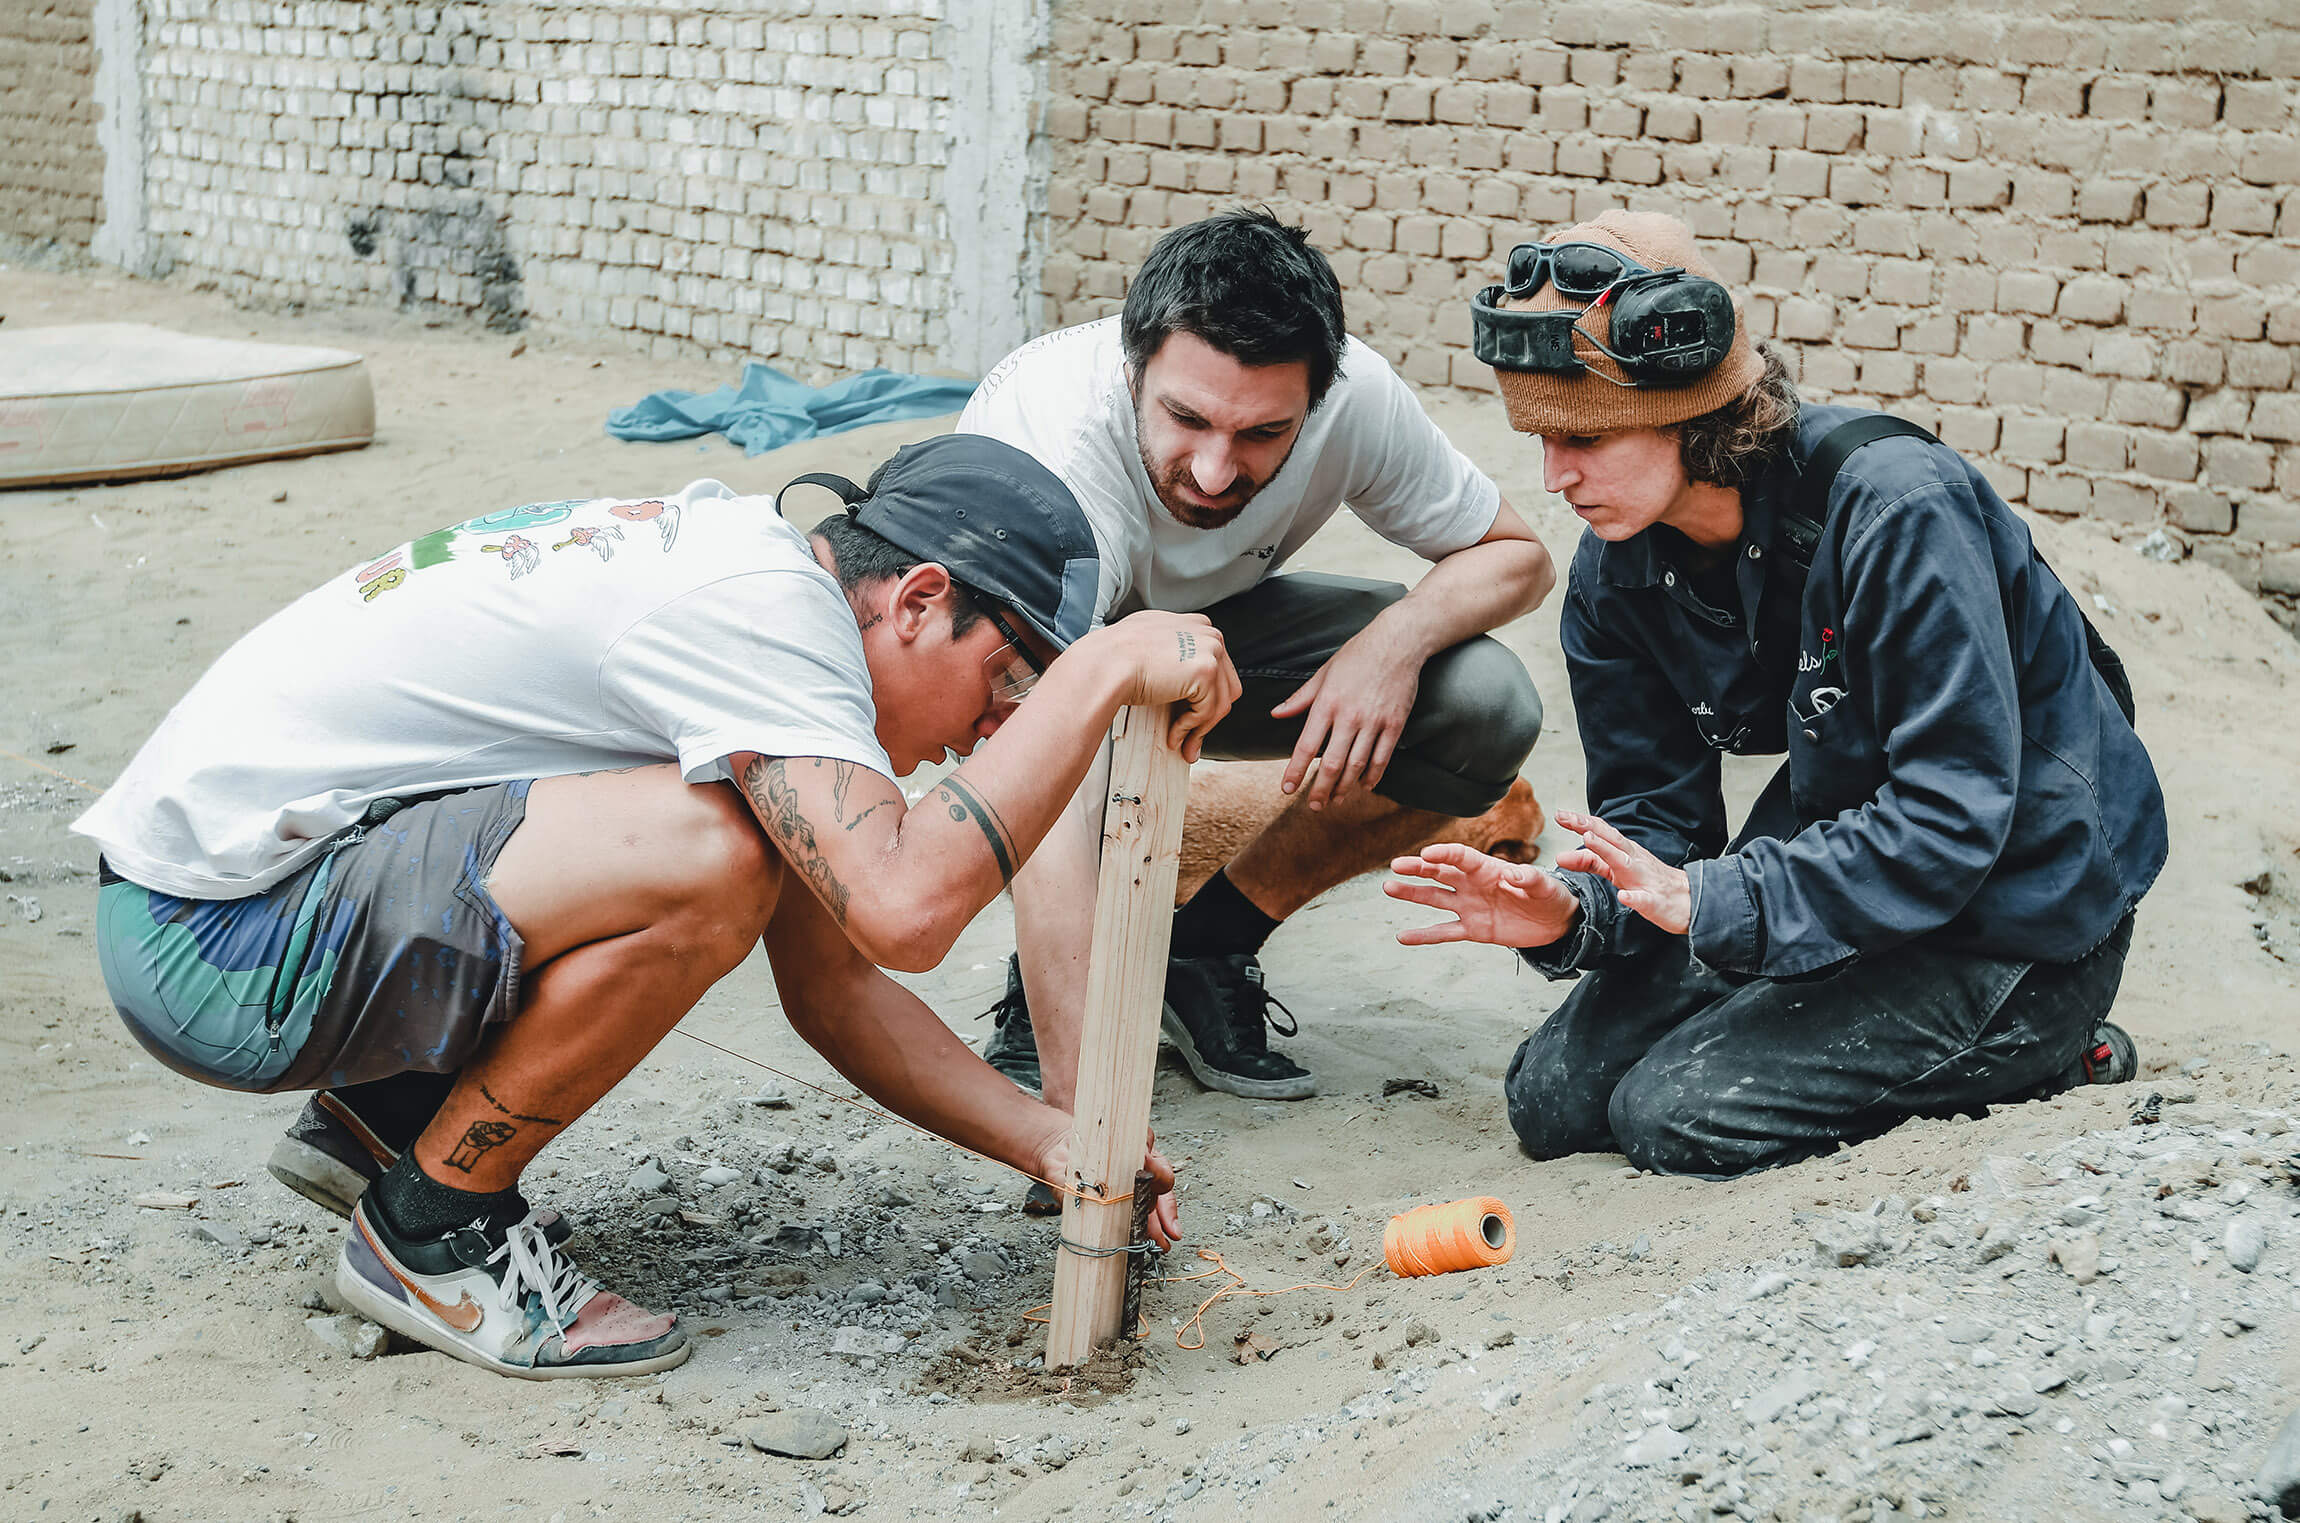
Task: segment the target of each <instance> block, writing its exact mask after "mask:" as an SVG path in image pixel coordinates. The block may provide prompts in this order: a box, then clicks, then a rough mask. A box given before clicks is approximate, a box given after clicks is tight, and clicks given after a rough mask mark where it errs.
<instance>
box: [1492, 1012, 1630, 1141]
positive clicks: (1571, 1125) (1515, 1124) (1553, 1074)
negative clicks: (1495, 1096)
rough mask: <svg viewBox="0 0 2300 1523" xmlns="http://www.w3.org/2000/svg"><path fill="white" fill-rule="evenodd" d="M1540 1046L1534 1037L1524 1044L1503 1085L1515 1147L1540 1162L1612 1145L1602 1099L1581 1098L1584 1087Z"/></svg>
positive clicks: (1536, 1037) (1512, 1060) (1595, 1097)
mask: <svg viewBox="0 0 2300 1523" xmlns="http://www.w3.org/2000/svg"><path fill="white" fill-rule="evenodd" d="M1538 1042H1539V1034H1538V1033H1537V1034H1536V1035H1534V1036H1530V1037H1527V1038H1526V1039H1525V1042H1524V1043H1523V1045H1521V1046H1520V1047H1519V1048H1518V1049H1517V1056H1515V1057H1514V1058H1512V1059H1510V1063H1509V1075H1508V1077H1507V1078H1505V1079H1503V1080H1502V1096H1503V1098H1504V1099H1505V1100H1506V1101H1507V1102H1508V1105H1509V1124H1510V1129H1511V1130H1512V1131H1514V1132H1516V1133H1517V1141H1518V1146H1519V1147H1521V1148H1523V1149H1524V1150H1525V1152H1526V1154H1527V1155H1528V1156H1529V1157H1533V1158H1538V1159H1542V1160H1544V1161H1546V1160H1548V1159H1552V1158H1563V1157H1566V1156H1567V1155H1568V1154H1572V1153H1591V1152H1597V1151H1600V1150H1602V1149H1605V1148H1608V1147H1610V1146H1612V1142H1611V1139H1610V1137H1609V1135H1608V1133H1607V1131H1606V1125H1605V1103H1604V1101H1603V1099H1602V1098H1601V1097H1598V1096H1594V1095H1591V1094H1588V1093H1585V1092H1584V1091H1585V1088H1586V1086H1584V1085H1582V1084H1580V1083H1577V1082H1576V1081H1575V1076H1574V1075H1572V1074H1571V1073H1568V1072H1566V1071H1565V1068H1564V1065H1562V1064H1560V1063H1558V1062H1557V1061H1555V1058H1554V1057H1553V1056H1550V1055H1545V1054H1544V1053H1543V1052H1542V1051H1541V1050H1540V1049H1539V1047H1538V1046H1537V1044H1538Z"/></svg>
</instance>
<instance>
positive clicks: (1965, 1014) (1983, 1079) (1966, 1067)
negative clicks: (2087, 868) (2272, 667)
mask: <svg viewBox="0 0 2300 1523" xmlns="http://www.w3.org/2000/svg"><path fill="white" fill-rule="evenodd" d="M2131 944H2132V917H2131V916H2129V915H2128V916H2126V917H2125V918H2124V920H2123V921H2122V922H2120V923H2119V924H2118V925H2117V927H2116V929H2115V930H2114V931H2112V932H2110V933H2109V935H2108V937H2107V939H2106V940H2105V941H2103V942H2102V943H2101V944H2100V945H2099V946H2098V947H2096V948H2094V949H2093V950H2092V951H2091V952H2089V953H2087V954H2086V955H2085V956H2083V957H2080V958H2078V959H2077V960H2076V961H2075V962H2070V963H2025V962H2008V961H2005V960H2003V959H2001V958H1993V957H1977V956H1974V955H1972V954H1970V953H1966V952H1958V951H1954V950H1951V949H1948V948H1945V947H1941V946H1939V945H1937V944H1935V941H1934V940H1933V939H1932V938H1924V937H1920V938H1918V939H1917V940H1915V941H1912V942H1908V943H1906V944H1904V945H1902V946H1900V947H1896V948H1894V949H1893V950H1891V951H1888V952H1882V953H1879V954H1876V955H1874V956H1870V957H1863V958H1860V959H1857V960H1856V961H1854V962H1852V963H1850V964H1847V965H1845V966H1843V967H1841V968H1839V969H1838V970H1836V971H1835V972H1832V973H1829V974H1827V975H1825V976H1823V977H1819V978H1814V979H1803V980H1797V981H1794V982H1784V981H1780V980H1775V979H1768V978H1752V977H1747V976H1745V975H1740V974H1731V973H1721V972H1718V971H1716V970H1714V969H1710V968H1706V967H1703V966H1702V965H1700V964H1699V963H1696V962H1695V961H1694V960H1693V956H1692V952H1691V950H1690V947H1689V945H1688V943H1687V942H1686V941H1685V939H1684V938H1682V937H1677V938H1672V939H1671V941H1670V942H1669V943H1667V946H1666V949H1665V950H1661V951H1656V952H1654V953H1651V954H1649V955H1645V956H1641V957H1637V958H1634V959H1622V960H1620V961H1616V962H1611V963H1608V964H1606V965H1605V966H1603V967H1601V968H1598V969H1595V970H1593V971H1591V972H1588V973H1585V974H1583V975H1582V977H1581V981H1580V983H1579V984H1578V985H1577V986H1576V987H1575V989H1574V990H1573V992H1572V993H1571V994H1569V995H1568V996H1566V999H1565V1003H1564V1004H1562V1005H1560V1006H1559V1007H1558V1008H1557V1012H1556V1013H1555V1014H1553V1015H1552V1016H1550V1018H1549V1019H1548V1020H1547V1021H1544V1022H1543V1023H1542V1024H1541V1026H1540V1027H1539V1028H1537V1029H1536V1030H1535V1031H1534V1033H1533V1035H1531V1036H1529V1037H1527V1038H1526V1039H1525V1042H1524V1045H1522V1046H1520V1047H1519V1048H1518V1050H1517V1056H1516V1057H1514V1058H1513V1059H1511V1061H1510V1065H1509V1077H1508V1078H1507V1079H1506V1080H1504V1081H1503V1092H1504V1094H1505V1095H1506V1097H1507V1099H1508V1102H1509V1119H1510V1124H1511V1125H1512V1126H1514V1127H1515V1128H1516V1129H1517V1135H1518V1140H1519V1141H1520V1142H1521V1143H1522V1144H1523V1145H1524V1147H1525V1150H1526V1151H1527V1152H1528V1153H1530V1154H1532V1155H1533V1156H1534V1157H1536V1158H1561V1157H1564V1156H1565V1155H1566V1154H1568V1153H1589V1152H1619V1153H1621V1154H1623V1155H1625V1156H1626V1157H1627V1158H1628V1159H1629V1161H1630V1162H1631V1163H1633V1164H1635V1165H1637V1166H1638V1167H1639V1168H1644V1169H1654V1170H1658V1171H1661V1172H1664V1173H1670V1174H1696V1175H1701V1176H1704V1177H1707V1178H1712V1179H1725V1178H1730V1177H1732V1176H1734V1175H1737V1174H1746V1173H1749V1172H1750V1171H1752V1170H1755V1169H1766V1168H1773V1167H1777V1166H1778V1165H1781V1164H1785V1163H1794V1162H1796V1161H1797V1160H1799V1159H1801V1158H1810V1157H1813V1156H1815V1155H1816V1154H1821V1153H1826V1152H1829V1151H1830V1150H1831V1149H1833V1148H1835V1147H1836V1145H1837V1144H1838V1143H1839V1142H1840V1141H1846V1142H1858V1141H1860V1140H1862V1139H1864V1138H1868V1137H1874V1136H1877V1135H1879V1134H1881V1133H1883V1132H1886V1131H1890V1130H1891V1129H1892V1128H1893V1127H1895V1126H1898V1125H1899V1124H1900V1123H1901V1122H1903V1121H1906V1120H1908V1119H1909V1118H1910V1117H1912V1116H1952V1115H1956V1114H1959V1113H1963V1114H1967V1115H1977V1114H1980V1113H1981V1112H1982V1111H1983V1110H1984V1109H1985V1108H1986V1107H1987V1106H1989V1105H1991V1104H1997V1103H2008V1102H2011V1101H2016V1100H2026V1099H2031V1098H2035V1097H2038V1096H2043V1095H2050V1094H2055V1093H2058V1092H2059V1091H2060V1090H2062V1089H2064V1088H2066V1087H2068V1086H2069V1085H2070V1084H2071V1083H2073V1082H2075V1079H2076V1076H2077V1075H2078V1074H2079V1073H2080V1072H2081V1071H2082V1054H2083V1052H2084V1050H2085V1048H2086V1047H2087V1045H2088V1044H2089V1043H2090V1042H2091V1041H2092V1036H2093V1032H2094V1031H2095V1029H2096V1028H2097V1027H2098V1026H2099V1024H2100V1022H2101V1021H2103V1020H2105V1019H2107V1017H2108V1012H2109V1007H2110V1005H2111V1004H2112V1003H2113V1002H2114V1001H2115V998H2116V990H2117V986H2118V984H2119V983H2121V982H2122V981H2123V978H2124V958H2125V952H2126V950H2127V949H2128V948H2129V947H2130V946H2131Z"/></svg>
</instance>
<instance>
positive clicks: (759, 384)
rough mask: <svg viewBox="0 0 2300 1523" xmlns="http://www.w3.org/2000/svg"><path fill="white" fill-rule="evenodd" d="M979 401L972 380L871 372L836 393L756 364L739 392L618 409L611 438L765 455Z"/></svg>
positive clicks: (691, 394)
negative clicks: (705, 444)
mask: <svg viewBox="0 0 2300 1523" xmlns="http://www.w3.org/2000/svg"><path fill="white" fill-rule="evenodd" d="M973 394H974V383H973V382H972V381H962V380H953V379H951V378H949V377H946V376H931V375H899V374H897V373H896V372H894V371H892V370H866V371H864V372H863V373H862V374H860V375H851V376H848V377H847V378H846V379H845V380H843V381H833V382H832V383H831V384H830V385H828V386H820V387H817V386H808V385H805V384H804V383H802V382H799V381H796V380H793V379H792V378H791V377H789V376H787V375H785V374H783V373H782V372H781V371H780V370H777V369H775V367H774V366H772V365H762V364H760V363H759V362H758V361H756V360H753V361H751V362H750V363H748V364H746V365H745V366H743V379H742V381H741V382H740V383H739V384H737V385H734V386H722V387H720V388H719V389H718V390H717V391H700V392H698V391H658V392H656V393H655V394H654V395H653V396H650V397H644V398H642V399H640V400H639V401H637V402H634V403H633V404H631V405H630V406H629V407H618V408H616V409H615V410H614V411H613V412H611V413H609V414H608V415H607V432H608V433H610V434H613V435H614V436H615V437H616V438H618V439H645V440H664V439H692V438H694V437H695V436H696V435H697V434H713V433H717V434H725V435H726V436H727V440H728V442H729V443H732V444H738V445H741V446H742V450H743V453H744V454H746V455H757V454H761V453H763V452H765V451H767V450H771V449H776V448H779V447H780V446H782V445H785V444H791V443H795V442H796V441H798V440H800V439H811V438H813V437H814V436H815V435H817V434H836V433H842V432H844V431H845V430H847V429H850V428H861V427H862V426H863V425H864V424H866V423H892V422H894V421H896V420H897V419H900V418H931V417H934V416H936V415H937V414H940V413H952V412H957V411H958V410H959V409H960V408H962V407H964V406H965V405H966V399H967V398H968V397H970V396H972V395H973Z"/></svg>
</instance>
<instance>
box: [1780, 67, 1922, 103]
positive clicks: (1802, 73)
mask: <svg viewBox="0 0 2300 1523" xmlns="http://www.w3.org/2000/svg"><path fill="white" fill-rule="evenodd" d="M1789 98H1790V99H1791V100H1805V101H1820V102H1835V101H1841V100H1843V99H1844V98H1845V65H1844V64H1843V63H1841V62H1839V61H1837V60H1835V59H1830V58H1792V59H1790V60H1789ZM1886 104H1888V105H1897V104H1899V102H1897V101H1890V102H1886Z"/></svg>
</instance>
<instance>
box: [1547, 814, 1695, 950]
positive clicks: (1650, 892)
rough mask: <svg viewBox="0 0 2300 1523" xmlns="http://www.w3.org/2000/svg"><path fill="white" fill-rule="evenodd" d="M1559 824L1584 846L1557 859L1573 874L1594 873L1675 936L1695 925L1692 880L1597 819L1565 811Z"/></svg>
mask: <svg viewBox="0 0 2300 1523" xmlns="http://www.w3.org/2000/svg"><path fill="white" fill-rule="evenodd" d="M1556 818H1557V823H1558V824H1560V825H1562V826H1564V827H1565V828H1566V829H1567V830H1571V831H1575V832H1577V833H1578V834H1579V835H1580V836H1581V844H1580V845H1579V846H1577V847H1575V848H1574V849H1573V850H1572V851H1569V852H1566V853H1565V854H1564V855H1562V856H1560V857H1559V858H1558V859H1557V865H1558V866H1559V867H1562V868H1565V869H1567V870H1568V871H1571V872H1579V873H1595V874H1596V875H1597V876H1598V877H1600V878H1603V879H1604V880H1605V881H1606V882H1608V883H1610V884H1612V885H1613V897H1615V898H1616V899H1619V900H1620V901H1621V903H1622V905H1623V907H1624V908H1627V909H1630V910H1634V911H1636V912H1637V913H1638V914H1640V915H1643V916H1644V917H1645V918H1646V919H1648V920H1650V921H1652V922H1653V923H1654V924H1655V925H1657V926H1659V927H1661V929H1663V930H1664V931H1668V932H1669V933H1671V934H1672V935H1677V936H1682V935H1684V934H1685V932H1686V931H1687V930H1688V929H1689V928H1690V927H1691V926H1692V924H1693V880H1692V879H1691V878H1689V877H1687V876H1686V873H1685V869H1684V868H1682V867H1671V866H1670V865H1669V864H1668V863H1666V862H1664V861H1662V860H1661V859H1660V858H1659V857H1657V856H1655V855H1653V853H1651V852H1649V851H1647V850H1646V849H1645V848H1644V847H1642V846H1640V845H1638V844H1637V843H1636V842H1635V841H1632V840H1630V839H1629V837H1627V836H1625V835H1623V834H1622V833H1621V832H1620V831H1618V830H1615V829H1614V828H1613V827H1612V826H1611V825H1608V824H1606V823H1605V822H1604V821H1603V820H1601V819H1599V818H1598V817H1597V816H1595V815H1593V814H1575V813H1572V812H1570V811H1566V810H1560V811H1559V812H1558V814H1557V816H1556Z"/></svg>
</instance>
